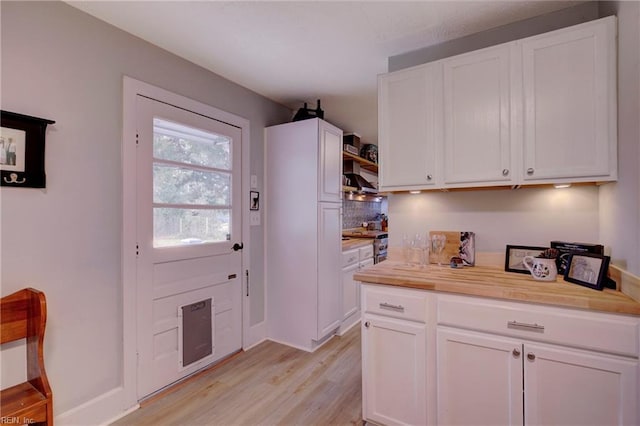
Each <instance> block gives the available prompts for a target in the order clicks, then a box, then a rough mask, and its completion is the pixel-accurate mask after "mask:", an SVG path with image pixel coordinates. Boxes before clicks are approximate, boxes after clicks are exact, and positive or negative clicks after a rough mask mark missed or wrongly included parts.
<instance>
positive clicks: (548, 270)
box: [522, 256, 558, 281]
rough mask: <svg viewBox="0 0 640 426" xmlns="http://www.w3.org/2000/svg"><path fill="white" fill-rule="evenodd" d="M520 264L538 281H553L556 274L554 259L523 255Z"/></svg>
mask: <svg viewBox="0 0 640 426" xmlns="http://www.w3.org/2000/svg"><path fill="white" fill-rule="evenodd" d="M522 264H523V265H524V266H525V268H527V269H528V270H529V272H531V276H532V277H533V278H535V279H536V280H540V281H555V280H556V277H557V276H558V268H556V260H555V259H544V258H541V257H533V256H525V257H524V259H522Z"/></svg>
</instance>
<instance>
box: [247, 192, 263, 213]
mask: <svg viewBox="0 0 640 426" xmlns="http://www.w3.org/2000/svg"><path fill="white" fill-rule="evenodd" d="M249 202H250V203H249V210H260V193H259V192H258V191H249Z"/></svg>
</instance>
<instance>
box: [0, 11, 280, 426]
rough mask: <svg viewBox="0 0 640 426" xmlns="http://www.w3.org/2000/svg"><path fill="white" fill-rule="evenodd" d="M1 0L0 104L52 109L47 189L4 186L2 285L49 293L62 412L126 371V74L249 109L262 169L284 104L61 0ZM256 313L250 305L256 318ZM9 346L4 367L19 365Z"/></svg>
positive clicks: (228, 107)
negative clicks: (267, 134) (270, 130)
mask: <svg viewBox="0 0 640 426" xmlns="http://www.w3.org/2000/svg"><path fill="white" fill-rule="evenodd" d="M0 7H1V19H2V21H1V37H2V38H1V43H2V44H1V55H2V63H1V65H2V69H1V71H2V74H1V75H2V82H1V84H2V85H1V92H2V105H1V106H2V109H3V110H9V111H15V112H20V113H24V114H28V115H34V116H39V117H44V118H49V119H52V120H55V121H56V124H55V125H53V126H50V128H49V130H48V132H47V140H46V169H47V170H46V171H47V189H46V190H38V189H26V188H25V189H22V188H20V189H18V188H2V190H1V191H0V194H1V200H2V221H1V225H2V227H1V235H2V295H6V294H9V293H11V292H13V291H15V290H17V289H19V288H22V287H25V286H34V287H37V288H40V289H42V290H44V291H45V293H46V295H47V298H48V309H49V322H48V329H47V336H46V342H45V353H46V366H47V372H48V375H49V379H50V381H51V384H52V387H53V389H54V395H55V398H54V404H55V407H54V410H55V414H56V415H60V414H62V413H65V412H67V411H68V410H71V409H73V408H76V407H78V406H80V405H81V404H83V403H85V402H87V401H89V400H91V399H93V398H99V397H101V396H102V395H105V394H107V393H108V392H110V391H112V390H113V389H116V388H117V387H119V386H120V385H121V382H122V371H123V370H122V368H123V364H122V318H123V313H122V282H121V275H120V274H121V255H122V253H121V237H120V232H121V224H122V220H121V216H122V201H121V198H122V189H121V188H122V177H121V176H122V172H121V137H122V77H123V75H128V76H131V77H133V78H135V79H138V80H142V81H144V82H147V83H150V84H153V85H156V86H159V87H162V88H164V89H167V90H170V91H172V92H175V93H178V94H181V95H184V96H187V97H189V98H192V99H195V100H197V101H200V102H203V103H206V104H209V105H212V106H214V107H217V108H220V109H222V110H225V111H228V112H231V113H233V114H236V115H239V116H242V117H245V118H248V119H249V120H250V122H251V174H255V175H258V176H259V177H262V175H263V150H262V146H263V129H264V127H265V126H270V125H274V124H279V123H282V122H285V121H289V120H290V118H291V111H289V110H288V109H287V108H285V107H283V106H281V105H278V104H276V103H274V102H272V101H269V100H267V99H265V98H263V97H261V96H259V95H257V94H256V93H254V92H251V91H249V90H247V89H245V88H242V87H240V86H238V85H236V84H234V83H231V82H230V81H228V80H225V79H223V78H221V77H219V76H217V75H215V74H212V73H211V72H209V71H206V70H205V69H203V68H200V67H198V66H196V65H194V64H192V63H189V62H187V61H184V60H182V59H180V58H178V57H176V56H174V55H172V54H169V53H168V52H166V51H164V50H162V49H160V48H157V47H155V46H153V45H151V44H149V43H146V42H144V41H142V40H140V39H138V38H136V37H133V36H131V35H129V34H127V33H125V32H122V31H120V30H118V29H116V28H115V27H112V26H110V25H108V24H106V23H103V22H101V21H99V20H97V19H95V18H93V17H91V16H89V15H87V14H85V13H83V12H80V11H78V10H77V9H75V8H72V7H70V6H68V5H67V4H65V3H62V2H57V1H56V2H7V1H2V2H1V3H0ZM259 181H260V185H262V181H263V179H259ZM261 189H262V188H261V187H260V188H259V190H261ZM251 233H252V234H251V238H252V243H253V244H252V250H251V259H252V260H251V265H250V266H251V269H252V284H253V285H254V288H255V286H257V287H261V286H263V283H264V276H263V263H262V262H263V250H262V240H263V238H262V236H263V229H262V227H253V228H251ZM260 290H261V295H262V296H263V295H264V289H263V288H262V289H260ZM252 306H258V308H259V309H262V306H260V304H252ZM263 314H264V313H263V312H261V311H260V310H259V311H257V312H253V313H252V317H253V320H252V322H259V321H260V320H262V318H263ZM16 351H17V349H16ZM12 353H13V352H12ZM4 355H5V352H4V351H3V363H2V364H3V379H5V378H6V377H5V376H11V375H12V371H9V370H11V369H10V368H9V366H11V365H15V364H13V362H11V360H12V358H11V356H12V355H7V356H8V358H4ZM7 360H9V362H7ZM13 370H17V369H15V368H13ZM11 380H12V378H11V377H9V378H6V380H3V386H4V385H5V384H6V383H7V381H11ZM116 414H117V413H104V415H107V416H109V417H110V416H113V415H116ZM97 421H104V419H95V418H87V419H85V421H83V423H84V424H93V423H95V422H97Z"/></svg>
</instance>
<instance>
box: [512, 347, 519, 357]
mask: <svg viewBox="0 0 640 426" xmlns="http://www.w3.org/2000/svg"><path fill="white" fill-rule="evenodd" d="M513 356H515V357H516V358H518V357H519V356H520V349H518V348H515V349H514V350H513Z"/></svg>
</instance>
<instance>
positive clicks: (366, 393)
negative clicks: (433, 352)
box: [362, 314, 427, 425]
mask: <svg viewBox="0 0 640 426" xmlns="http://www.w3.org/2000/svg"><path fill="white" fill-rule="evenodd" d="M363 321H364V324H363V326H362V379H363V384H362V392H363V414H364V418H365V420H367V421H373V422H376V423H380V424H384V425H400V424H412V425H425V424H426V423H427V409H426V407H427V403H426V401H427V372H426V326H425V325H424V324H416V323H412V322H409V321H403V320H396V319H393V318H384V317H379V316H375V315H371V314H367V315H365V316H364V318H363Z"/></svg>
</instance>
